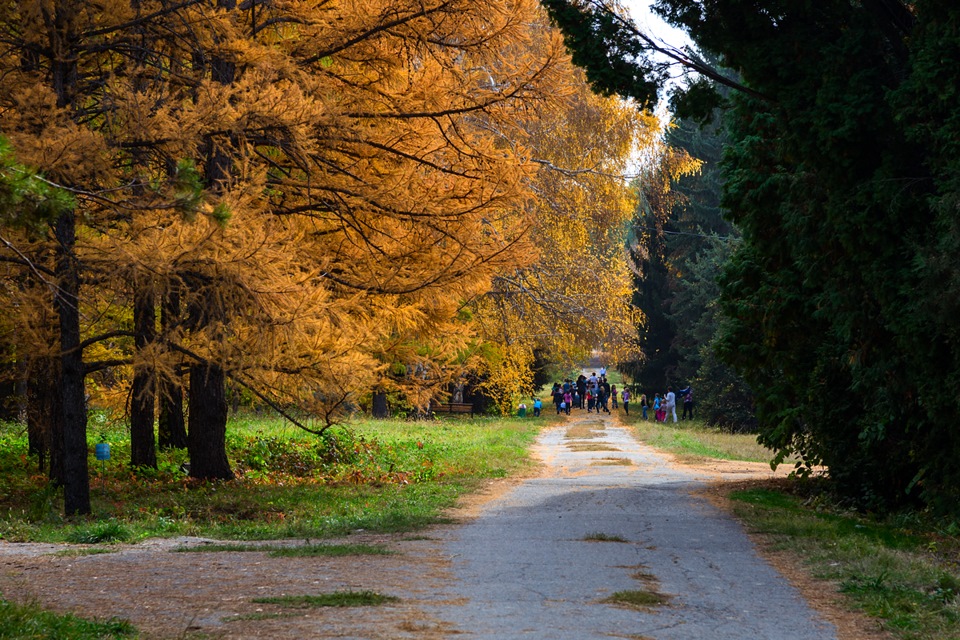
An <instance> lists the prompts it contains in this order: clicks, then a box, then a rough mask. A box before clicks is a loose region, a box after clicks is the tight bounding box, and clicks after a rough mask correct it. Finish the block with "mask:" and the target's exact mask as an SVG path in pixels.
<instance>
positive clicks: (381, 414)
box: [370, 391, 390, 419]
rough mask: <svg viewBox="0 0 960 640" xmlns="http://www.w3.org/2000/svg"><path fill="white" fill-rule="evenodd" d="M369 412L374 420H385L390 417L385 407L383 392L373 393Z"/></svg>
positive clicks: (385, 396) (385, 400)
mask: <svg viewBox="0 0 960 640" xmlns="http://www.w3.org/2000/svg"><path fill="white" fill-rule="evenodd" d="M370 412H371V413H372V414H373V417H374V418H380V419H383V418H387V417H389V416H390V410H389V408H388V407H387V394H386V392H385V391H374V392H373V406H372V407H371V410H370Z"/></svg>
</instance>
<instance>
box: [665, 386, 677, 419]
mask: <svg viewBox="0 0 960 640" xmlns="http://www.w3.org/2000/svg"><path fill="white" fill-rule="evenodd" d="M663 408H664V409H665V410H666V412H667V413H668V414H669V415H672V416H673V421H674V422H676V421H677V395H676V394H675V393H674V392H673V387H667V395H666V397H665V398H664V399H663Z"/></svg>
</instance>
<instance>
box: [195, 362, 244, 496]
mask: <svg viewBox="0 0 960 640" xmlns="http://www.w3.org/2000/svg"><path fill="white" fill-rule="evenodd" d="M225 383H226V376H225V375H224V372H223V369H222V368H221V367H218V366H217V365H213V364H195V365H193V366H191V367H190V401H189V408H190V424H189V431H188V434H187V449H188V450H189V452H190V477H192V478H198V479H202V480H233V471H232V470H231V469H230V461H229V460H227V449H226V436H227V399H226V393H225V389H226V384H225Z"/></svg>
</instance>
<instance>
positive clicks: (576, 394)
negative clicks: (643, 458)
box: [521, 369, 693, 422]
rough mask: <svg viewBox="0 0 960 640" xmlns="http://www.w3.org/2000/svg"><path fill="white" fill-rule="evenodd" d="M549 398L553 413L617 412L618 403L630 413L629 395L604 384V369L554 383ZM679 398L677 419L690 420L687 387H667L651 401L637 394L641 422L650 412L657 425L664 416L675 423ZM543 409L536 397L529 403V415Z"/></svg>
mask: <svg viewBox="0 0 960 640" xmlns="http://www.w3.org/2000/svg"><path fill="white" fill-rule="evenodd" d="M550 396H551V397H552V398H553V404H554V406H555V407H556V410H557V413H558V414H559V413H565V414H567V415H569V414H570V410H571V409H584V408H585V409H586V410H587V413H592V412H594V411H596V412H597V413H600V412H601V411H603V412H604V413H610V409H617V408H618V406H619V403H618V400H619V402H620V403H622V404H623V411H624V413H625V414H627V415H629V414H630V401H631V399H632V395H631V393H630V389H628V388H624V389H622V390H620V391H619V394H618V391H617V386H616V385H614V384H610V383H609V382H608V381H607V376H606V370H604V369H601V370H600V375H597V374H596V373H591V374H590V375H589V376H585V375H583V374H581V375H580V376H578V377H577V379H576V380H573V379H569V378H568V379H566V380H564V381H563V382H562V383H561V382H556V383H554V385H553V389H552V390H551V391H550ZM678 398H680V399H681V401H682V403H683V414H682V417H681V418H680V419H681V420H686V419H688V418H689V419H690V420H692V419H693V388H692V387H690V386H689V385H688V386H687V388H686V389H681V390H679V391H677V392H676V393H674V391H673V387H667V392H666V393H665V394H664V395H663V396H661V395H660V394H659V393H656V394H654V396H653V399H652V400H650V399H648V398H647V395H646V394H641V395H640V397H639V398H638V401H639V402H640V409H641V411H642V412H643V419H644V420H648V419H649V417H648V411H651V410H652V411H653V416H654V419H655V420H656V421H657V422H666V421H667V417H668V416H672V417H673V421H674V422H676V421H677V399H678ZM521 407H522V409H523V411H524V412H525V411H526V405H521ZM542 410H543V403H542V401H541V400H540V399H539V398H536V399H535V400H534V403H533V415H534V416H539V415H540V412H541V411H542Z"/></svg>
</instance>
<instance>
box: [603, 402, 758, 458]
mask: <svg viewBox="0 0 960 640" xmlns="http://www.w3.org/2000/svg"><path fill="white" fill-rule="evenodd" d="M638 409H639V407H638ZM621 419H622V420H623V422H624V424H626V425H629V426H631V427H632V428H633V430H634V433H635V434H636V435H637V437H639V438H640V439H641V440H643V441H644V442H646V443H647V444H649V445H651V446H653V447H656V448H658V449H662V450H664V451H669V452H670V453H673V454H675V455H677V456H679V457H680V458H681V459H683V458H686V459H689V460H703V459H707V458H717V459H720V460H745V461H749V462H770V460H771V459H772V458H773V453H772V452H771V451H770V450H769V449H767V448H766V447H763V446H761V445H759V444H757V437H756V436H755V435H751V434H743V433H726V432H723V431H720V430H718V429H713V428H711V427H707V426H706V425H705V424H704V423H703V422H702V421H700V420H683V421H680V422H677V423H676V424H674V423H673V422H672V421H671V422H667V423H658V422H655V421H654V420H653V419H650V420H644V419H643V418H641V417H640V412H639V411H637V412H636V415H634V412H632V411H631V413H630V415H629V416H624V415H622V414H621Z"/></svg>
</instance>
